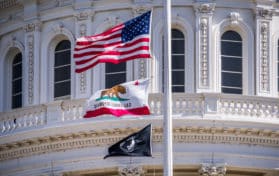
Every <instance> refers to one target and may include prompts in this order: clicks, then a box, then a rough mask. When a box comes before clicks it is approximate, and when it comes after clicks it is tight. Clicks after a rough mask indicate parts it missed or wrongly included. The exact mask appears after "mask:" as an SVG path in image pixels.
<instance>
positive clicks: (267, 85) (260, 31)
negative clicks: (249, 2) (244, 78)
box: [256, 7, 273, 96]
mask: <svg viewBox="0 0 279 176" xmlns="http://www.w3.org/2000/svg"><path fill="white" fill-rule="evenodd" d="M272 15H273V10H272V9H266V8H259V7H258V8H257V9H256V95H259V96H271V84H272V81H271V78H272V77H271V73H272V64H271V20H272Z"/></svg>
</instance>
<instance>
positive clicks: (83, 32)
mask: <svg viewBox="0 0 279 176" xmlns="http://www.w3.org/2000/svg"><path fill="white" fill-rule="evenodd" d="M86 32H87V28H86V24H81V25H80V26H79V35H80V36H86ZM79 75H80V76H79V81H80V92H81V93H85V91H86V74H85V72H82V73H80V74H79Z"/></svg>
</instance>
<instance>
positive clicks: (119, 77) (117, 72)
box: [105, 62, 127, 88]
mask: <svg viewBox="0 0 279 176" xmlns="http://www.w3.org/2000/svg"><path fill="white" fill-rule="evenodd" d="M126 67H127V65H126V62H122V63H119V64H113V63H106V67H105V81H106V82H105V87H106V88H111V87H112V86H115V85H117V84H120V83H123V82H126V72H127V71H126Z"/></svg>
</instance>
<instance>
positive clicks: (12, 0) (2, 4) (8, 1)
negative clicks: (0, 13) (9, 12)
mask: <svg viewBox="0 0 279 176" xmlns="http://www.w3.org/2000/svg"><path fill="white" fill-rule="evenodd" d="M17 5H21V3H20V0H5V1H4V0H2V1H0V9H4V8H10V7H14V6H17Z"/></svg>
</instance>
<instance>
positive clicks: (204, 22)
mask: <svg viewBox="0 0 279 176" xmlns="http://www.w3.org/2000/svg"><path fill="white" fill-rule="evenodd" d="M200 29H201V34H200V40H201V44H200V53H201V59H200V64H201V73H200V74H201V77H200V79H201V84H202V85H203V86H207V85H208V62H207V55H208V51H207V50H208V49H207V43H208V35H207V31H208V19H207V18H201V20H200Z"/></svg>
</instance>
